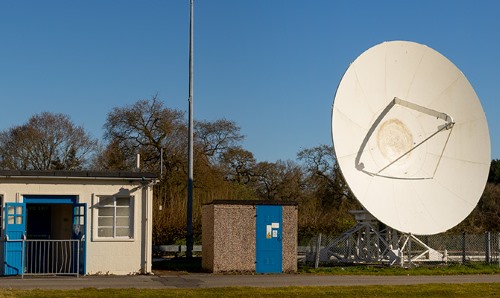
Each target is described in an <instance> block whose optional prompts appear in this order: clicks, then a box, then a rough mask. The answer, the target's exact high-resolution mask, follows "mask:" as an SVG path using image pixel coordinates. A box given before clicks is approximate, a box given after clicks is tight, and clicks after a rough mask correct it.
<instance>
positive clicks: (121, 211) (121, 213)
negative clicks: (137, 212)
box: [116, 207, 130, 216]
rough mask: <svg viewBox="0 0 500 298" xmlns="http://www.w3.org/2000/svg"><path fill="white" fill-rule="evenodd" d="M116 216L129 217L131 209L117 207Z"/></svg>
mask: <svg viewBox="0 0 500 298" xmlns="http://www.w3.org/2000/svg"><path fill="white" fill-rule="evenodd" d="M116 215H119V216H129V215H130V208H129V207H116Z"/></svg>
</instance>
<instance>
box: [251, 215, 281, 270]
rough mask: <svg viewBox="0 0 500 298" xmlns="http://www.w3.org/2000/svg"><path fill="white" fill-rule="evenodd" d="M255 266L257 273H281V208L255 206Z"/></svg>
mask: <svg viewBox="0 0 500 298" xmlns="http://www.w3.org/2000/svg"><path fill="white" fill-rule="evenodd" d="M256 212H257V219H256V225H257V226H256V232H257V235H256V266H255V271H256V272H257V273H281V272H282V271H283V268H282V258H283V251H282V250H283V245H282V233H281V232H282V229H283V227H282V206H270V205H257V206H256Z"/></svg>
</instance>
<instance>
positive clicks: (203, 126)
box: [195, 119, 244, 163]
mask: <svg viewBox="0 0 500 298" xmlns="http://www.w3.org/2000/svg"><path fill="white" fill-rule="evenodd" d="M195 131H196V140H197V141H198V142H199V143H200V144H201V148H202V150H203V153H204V155H205V156H206V157H207V158H208V160H209V161H211V162H212V163H215V162H216V161H217V160H218V159H219V158H221V156H222V154H224V153H225V152H226V151H228V150H229V149H231V148H236V147H237V146H238V145H239V143H240V142H241V141H242V140H243V138H244V136H243V135H242V134H241V133H240V127H239V126H238V125H236V123H235V122H234V121H230V120H226V119H219V120H216V121H213V122H210V121H197V122H196V123H195Z"/></svg>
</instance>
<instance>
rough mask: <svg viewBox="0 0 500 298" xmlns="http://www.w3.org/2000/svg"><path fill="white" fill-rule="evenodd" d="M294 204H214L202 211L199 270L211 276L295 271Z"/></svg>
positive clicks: (225, 202) (295, 226)
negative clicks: (227, 273)
mask: <svg viewBox="0 0 500 298" xmlns="http://www.w3.org/2000/svg"><path fill="white" fill-rule="evenodd" d="M297 213H298V212H297V203H296V202H283V201H254V200H251V201H250V200H246V201H240V200H234V201H233V200H216V201H213V202H212V203H209V204H206V205H203V207H202V247H203V251H202V267H203V268H204V269H205V270H207V271H211V272H256V273H283V272H296V271H297V216H298V215H297Z"/></svg>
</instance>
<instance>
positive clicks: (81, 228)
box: [72, 203, 87, 274]
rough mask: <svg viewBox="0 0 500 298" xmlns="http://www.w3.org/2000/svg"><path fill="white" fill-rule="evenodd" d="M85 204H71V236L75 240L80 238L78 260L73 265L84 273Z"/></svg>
mask: <svg viewBox="0 0 500 298" xmlns="http://www.w3.org/2000/svg"><path fill="white" fill-rule="evenodd" d="M86 213H87V204H85V203H81V204H74V205H73V236H72V238H73V239H75V240H80V243H79V246H78V248H77V249H78V254H77V255H78V260H75V262H74V264H75V266H78V273H79V274H85V273H86V271H85V257H86V253H85V251H86V250H85V247H86V235H85V230H86V226H87V216H86Z"/></svg>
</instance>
